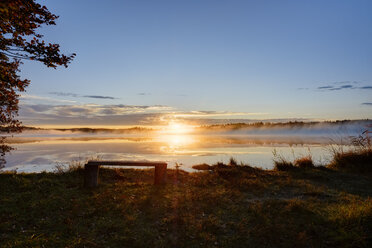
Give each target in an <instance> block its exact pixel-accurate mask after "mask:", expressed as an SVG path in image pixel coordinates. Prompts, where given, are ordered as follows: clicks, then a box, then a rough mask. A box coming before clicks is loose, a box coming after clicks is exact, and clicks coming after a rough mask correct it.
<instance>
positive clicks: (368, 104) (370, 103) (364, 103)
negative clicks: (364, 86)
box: [362, 102, 372, 106]
mask: <svg viewBox="0 0 372 248" xmlns="http://www.w3.org/2000/svg"><path fill="white" fill-rule="evenodd" d="M362 105H366V106H372V102H363V103H362Z"/></svg>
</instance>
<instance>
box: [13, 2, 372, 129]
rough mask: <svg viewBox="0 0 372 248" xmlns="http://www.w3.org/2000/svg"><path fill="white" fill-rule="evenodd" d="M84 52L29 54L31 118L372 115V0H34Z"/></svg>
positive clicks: (72, 46) (124, 122) (88, 122)
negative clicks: (52, 56)
mask: <svg viewBox="0 0 372 248" xmlns="http://www.w3.org/2000/svg"><path fill="white" fill-rule="evenodd" d="M38 2H39V3H41V4H42V5H45V6H47V8H48V9H49V10H50V11H51V12H52V13H54V14H57V15H59V16H60V17H59V19H58V20H57V25H56V26H47V27H45V26H44V27H42V28H40V30H39V31H40V33H42V34H44V38H45V40H46V41H48V42H52V43H58V44H60V45H61V49H62V51H63V52H64V53H66V54H70V53H76V54H77V55H76V58H75V59H74V60H73V62H72V63H71V64H70V66H69V67H68V68H67V69H66V68H58V69H51V68H46V67H45V66H44V65H42V64H41V63H37V62H28V61H26V62H25V63H24V64H23V65H22V68H21V69H22V71H21V77H22V78H28V79H30V80H31V85H30V86H29V87H28V89H27V92H26V93H24V94H22V97H21V102H20V105H21V109H20V119H21V120H22V121H23V122H24V124H26V125H33V126H45V125H46V126H48V125H49V126H57V125H59V126H135V125H162V124H166V123H167V122H169V121H174V120H176V121H177V120H188V121H190V122H197V121H199V122H200V123H216V122H221V121H226V122H229V121H241V120H291V119H299V120H335V119H366V118H369V119H371V118H372V70H371V66H372V46H371V44H372V15H371V11H372V1H369V0H366V1H363V0H353V1H350V0H320V1H316V0H314V1H298V0H295V1H285V0H284V1H274V0H272V1H261V0H257V1H249V0H245V1H237V0H231V1H222V0H220V1H219V0H188V1H180V0H169V1H162V0H158V1H150V0H149V1H144V0H132V1H119V0H118V1H114V0H106V1H97V0H89V1H88V0H80V1H76V0H64V1H52V0H48V1H41V0H40V1H38Z"/></svg>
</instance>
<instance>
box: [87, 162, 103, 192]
mask: <svg viewBox="0 0 372 248" xmlns="http://www.w3.org/2000/svg"><path fill="white" fill-rule="evenodd" d="M98 171H99V165H92V164H89V163H87V164H86V165H85V166H84V174H85V175H84V186H85V187H87V188H95V187H97V186H98Z"/></svg>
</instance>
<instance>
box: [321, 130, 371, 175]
mask: <svg viewBox="0 0 372 248" xmlns="http://www.w3.org/2000/svg"><path fill="white" fill-rule="evenodd" d="M351 143H352V144H353V146H352V149H351V150H348V151H344V150H343V149H341V148H337V147H333V149H332V150H331V152H332V153H333V159H332V161H331V163H330V164H329V165H328V167H329V168H331V169H336V170H342V171H346V172H354V173H367V174H372V140H371V137H370V136H369V131H364V132H363V133H362V134H361V135H359V136H358V137H351Z"/></svg>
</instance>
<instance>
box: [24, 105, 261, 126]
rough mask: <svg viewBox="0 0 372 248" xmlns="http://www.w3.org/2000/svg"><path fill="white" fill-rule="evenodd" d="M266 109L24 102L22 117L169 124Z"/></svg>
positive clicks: (34, 121) (46, 121) (38, 121)
mask: <svg viewBox="0 0 372 248" xmlns="http://www.w3.org/2000/svg"><path fill="white" fill-rule="evenodd" d="M265 114H266V113H253V112H252V113H251V112H229V111H203V110H195V111H182V110H177V109H175V108H173V107H170V106H164V105H125V104H112V105H100V104H71V105H67V104H63V105H53V104H22V105H21V108H20V117H21V119H22V120H23V121H24V122H25V124H26V125H166V124H167V123H168V122H169V121H170V120H175V119H177V120H183V121H186V122H187V121H192V122H195V121H196V122H200V123H202V122H203V121H206V120H212V119H213V120H222V119H226V120H227V119H229V120H231V119H244V118H251V117H255V116H256V117H258V116H262V115H265Z"/></svg>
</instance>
